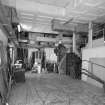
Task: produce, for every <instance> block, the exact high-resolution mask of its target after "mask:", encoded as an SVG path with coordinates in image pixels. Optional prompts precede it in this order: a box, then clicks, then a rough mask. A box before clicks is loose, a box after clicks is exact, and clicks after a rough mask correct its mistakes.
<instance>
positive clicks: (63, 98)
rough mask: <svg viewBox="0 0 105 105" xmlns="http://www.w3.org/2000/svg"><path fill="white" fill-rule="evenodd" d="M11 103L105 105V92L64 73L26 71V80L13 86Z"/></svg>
mask: <svg viewBox="0 0 105 105" xmlns="http://www.w3.org/2000/svg"><path fill="white" fill-rule="evenodd" d="M9 105H105V94H104V92H103V89H100V88H97V87H95V86H92V85H90V84H87V83H85V82H82V81H79V80H73V79H71V78H70V77H67V76H64V75H61V76H60V75H58V74H52V73H51V74H41V75H39V74H34V73H26V82H25V83H19V84H16V86H14V87H13V89H12V92H11V96H10V99H9Z"/></svg>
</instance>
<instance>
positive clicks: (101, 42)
mask: <svg viewBox="0 0 105 105" xmlns="http://www.w3.org/2000/svg"><path fill="white" fill-rule="evenodd" d="M92 44H93V45H92V46H93V47H99V46H104V38H99V39H96V40H93V43H92Z"/></svg>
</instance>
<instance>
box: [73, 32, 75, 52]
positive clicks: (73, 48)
mask: <svg viewBox="0 0 105 105" xmlns="http://www.w3.org/2000/svg"><path fill="white" fill-rule="evenodd" d="M73 52H74V53H75V52H76V33H75V32H73Z"/></svg>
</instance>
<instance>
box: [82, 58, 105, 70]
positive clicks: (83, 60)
mask: <svg viewBox="0 0 105 105" xmlns="http://www.w3.org/2000/svg"><path fill="white" fill-rule="evenodd" d="M82 61H83V62H88V63H91V64H94V65H97V66H100V67H102V68H105V66H103V65H100V64H97V63H94V62H92V61H89V60H82Z"/></svg>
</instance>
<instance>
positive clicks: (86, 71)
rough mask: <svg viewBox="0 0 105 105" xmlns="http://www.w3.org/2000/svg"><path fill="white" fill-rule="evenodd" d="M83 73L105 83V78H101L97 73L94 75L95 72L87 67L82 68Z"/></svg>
mask: <svg viewBox="0 0 105 105" xmlns="http://www.w3.org/2000/svg"><path fill="white" fill-rule="evenodd" d="M84 71H85V72H84ZM82 74H85V75H87V76H89V77H91V78H93V79H95V80H96V81H98V82H100V83H102V84H104V83H105V81H104V80H102V79H101V78H99V77H97V76H96V75H94V74H93V73H91V72H89V71H88V70H86V69H82Z"/></svg>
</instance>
